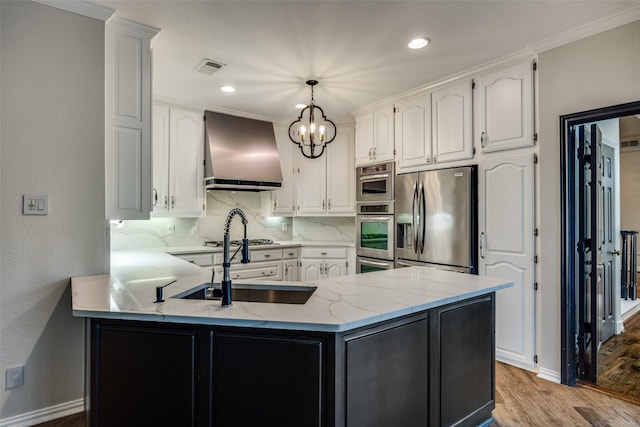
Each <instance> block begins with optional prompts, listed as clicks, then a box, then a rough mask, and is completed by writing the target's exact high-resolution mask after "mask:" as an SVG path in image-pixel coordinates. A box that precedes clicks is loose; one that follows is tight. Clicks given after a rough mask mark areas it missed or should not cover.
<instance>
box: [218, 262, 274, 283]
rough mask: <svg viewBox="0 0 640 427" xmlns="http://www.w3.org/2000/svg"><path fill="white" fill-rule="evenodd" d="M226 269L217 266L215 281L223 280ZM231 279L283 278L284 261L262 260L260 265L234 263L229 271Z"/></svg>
mask: <svg viewBox="0 0 640 427" xmlns="http://www.w3.org/2000/svg"><path fill="white" fill-rule="evenodd" d="M223 272H224V270H223V268H222V267H216V278H215V281H216V282H219V281H220V280H222V274H223ZM229 277H230V278H231V280H239V279H240V280H242V279H271V280H282V262H278V261H276V262H261V263H259V264H258V265H253V266H252V265H251V264H238V265H235V264H234V265H232V266H231V268H230V271H229Z"/></svg>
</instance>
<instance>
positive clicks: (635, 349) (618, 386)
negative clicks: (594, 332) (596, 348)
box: [598, 313, 640, 401]
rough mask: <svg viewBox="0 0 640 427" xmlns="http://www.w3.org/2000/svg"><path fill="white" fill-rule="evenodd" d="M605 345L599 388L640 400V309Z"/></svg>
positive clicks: (603, 346)
mask: <svg viewBox="0 0 640 427" xmlns="http://www.w3.org/2000/svg"><path fill="white" fill-rule="evenodd" d="M624 329H625V331H624V332H623V333H622V334H619V335H614V336H612V337H611V338H609V340H607V342H605V343H604V344H603V345H602V348H601V350H600V354H601V355H602V361H601V364H600V373H599V375H598V388H601V389H603V390H607V391H611V392H613V393H619V394H622V395H624V396H628V397H631V398H634V399H636V400H638V401H640V313H637V314H635V315H634V316H633V317H631V318H630V319H629V320H627V321H626V322H624Z"/></svg>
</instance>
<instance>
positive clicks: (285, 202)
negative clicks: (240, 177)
mask: <svg viewBox="0 0 640 427" xmlns="http://www.w3.org/2000/svg"><path fill="white" fill-rule="evenodd" d="M273 130H274V132H275V135H276V143H277V145H278V155H279V156H280V167H281V169H282V187H281V188H280V189H279V190H272V191H263V192H262V194H261V198H262V200H261V203H262V215H263V216H293V215H294V214H295V205H296V180H295V178H296V177H295V170H296V168H297V164H298V162H297V158H298V153H300V149H299V148H298V146H297V145H295V144H294V143H293V142H291V140H289V137H288V128H287V127H285V126H284V125H280V124H274V126H273Z"/></svg>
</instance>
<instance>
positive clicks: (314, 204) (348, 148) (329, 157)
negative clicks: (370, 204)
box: [297, 127, 355, 216]
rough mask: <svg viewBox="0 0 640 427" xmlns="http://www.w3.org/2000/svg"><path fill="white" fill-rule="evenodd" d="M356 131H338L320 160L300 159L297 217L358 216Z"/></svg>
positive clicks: (344, 128) (300, 156)
mask: <svg viewBox="0 0 640 427" xmlns="http://www.w3.org/2000/svg"><path fill="white" fill-rule="evenodd" d="M353 133H354V131H353V128H352V127H339V128H338V130H337V135H336V138H335V139H334V140H333V142H331V143H330V144H329V145H328V146H327V149H326V151H325V153H324V154H323V155H322V156H321V157H319V158H317V159H308V158H306V157H303V156H302V155H299V157H298V160H299V166H298V171H299V173H298V193H297V215H299V216H304V215H308V216H324V215H335V216H351V215H355V168H354V166H353V157H354V154H353V152H354V141H353V140H354V135H353Z"/></svg>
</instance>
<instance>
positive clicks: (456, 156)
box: [431, 80, 474, 163]
mask: <svg viewBox="0 0 640 427" xmlns="http://www.w3.org/2000/svg"><path fill="white" fill-rule="evenodd" d="M472 89H473V81H471V80H465V81H462V82H459V83H456V84H453V85H449V86H446V87H443V88H441V89H438V90H435V91H434V92H433V93H432V94H431V116H432V118H431V126H432V132H433V163H444V162H451V161H455V160H465V159H470V158H472V157H473V154H474V153H473V142H472V123H471V117H472V112H471V109H472V95H473V94H472Z"/></svg>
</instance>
